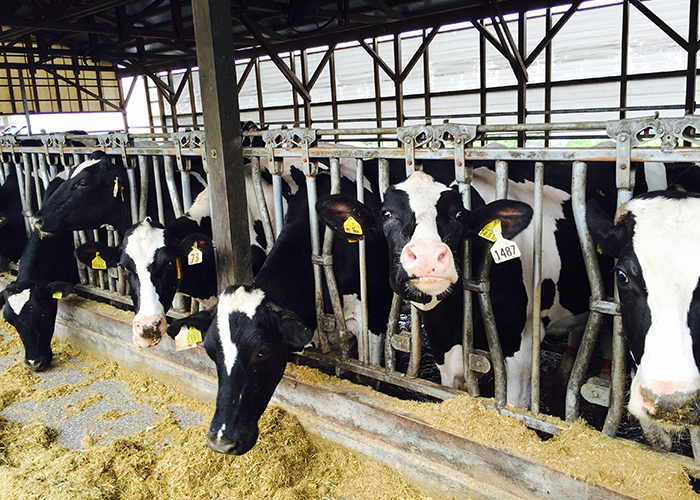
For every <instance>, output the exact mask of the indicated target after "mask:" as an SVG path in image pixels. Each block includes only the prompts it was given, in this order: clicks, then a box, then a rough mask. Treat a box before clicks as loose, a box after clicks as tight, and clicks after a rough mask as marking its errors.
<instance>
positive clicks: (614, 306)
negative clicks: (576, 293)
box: [588, 300, 620, 316]
mask: <svg viewBox="0 0 700 500" xmlns="http://www.w3.org/2000/svg"><path fill="white" fill-rule="evenodd" d="M588 308H589V309H590V310H591V311H595V312H599V313H603V314H612V315H613V316H620V304H618V303H617V302H611V301H609V300H590V301H589V303H588Z"/></svg>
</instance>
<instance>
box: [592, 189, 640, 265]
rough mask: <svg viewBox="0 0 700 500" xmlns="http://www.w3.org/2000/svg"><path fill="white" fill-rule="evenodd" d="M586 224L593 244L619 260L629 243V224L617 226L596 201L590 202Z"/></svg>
mask: <svg viewBox="0 0 700 500" xmlns="http://www.w3.org/2000/svg"><path fill="white" fill-rule="evenodd" d="M586 224H588V230H589V231H590V233H591V238H592V239H593V243H595V244H596V245H598V247H600V250H602V252H603V253H605V254H607V255H610V256H612V257H615V258H618V257H619V256H620V253H621V252H622V249H623V248H624V247H625V246H626V245H627V243H628V242H629V238H630V236H629V231H628V229H627V224H625V223H624V222H622V223H618V224H615V223H614V222H613V220H612V218H610V216H609V215H608V214H606V213H605V212H604V211H603V209H601V208H600V205H599V204H598V202H597V201H595V200H589V202H588V205H587V207H586Z"/></svg>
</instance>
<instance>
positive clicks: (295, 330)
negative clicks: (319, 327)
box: [267, 303, 314, 351]
mask: <svg viewBox="0 0 700 500" xmlns="http://www.w3.org/2000/svg"><path fill="white" fill-rule="evenodd" d="M267 306H268V308H269V309H270V311H271V312H272V314H273V315H274V317H275V319H276V320H277V328H278V330H279V332H280V333H281V334H282V340H284V343H285V344H287V345H288V346H289V347H291V348H292V350H295V351H296V350H301V349H303V348H304V346H305V345H306V344H308V343H309V342H311V339H312V337H313V336H314V332H313V330H311V329H310V328H307V327H306V325H305V324H304V323H303V322H302V321H301V318H300V317H299V315H298V314H296V313H295V312H293V311H290V310H289V309H285V308H283V307H279V306H276V305H274V304H272V303H268V305H267Z"/></svg>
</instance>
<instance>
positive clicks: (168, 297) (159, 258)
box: [76, 217, 216, 348]
mask: <svg viewBox="0 0 700 500" xmlns="http://www.w3.org/2000/svg"><path fill="white" fill-rule="evenodd" d="M195 244H196V246H197V248H198V249H199V251H200V252H202V255H203V257H202V261H203V263H202V264H199V265H195V266H190V265H189V264H188V261H187V255H188V253H189V252H190V251H191V249H192V247H193V246H195ZM97 252H99V253H100V257H101V258H102V259H103V260H104V261H105V263H106V265H107V267H116V266H119V267H120V268H121V271H122V273H123V274H124V276H125V277H126V278H127V279H128V280H129V285H130V292H129V293H130V295H131V299H132V301H133V303H134V311H135V314H134V322H133V332H134V343H135V344H136V345H137V346H139V347H141V348H148V347H152V346H155V345H157V344H158V343H159V342H160V341H161V339H162V338H163V334H164V333H165V331H166V328H167V322H166V319H165V313H166V312H167V311H168V310H169V309H170V307H171V306H172V303H173V298H174V297H175V292H177V291H178V289H179V287H180V283H181V282H182V281H185V280H187V276H188V275H191V274H193V273H202V274H204V275H205V276H216V275H215V274H214V272H213V269H209V268H211V267H213V265H214V257H213V249H212V246H211V239H210V238H208V237H206V236H205V235H203V234H200V233H193V234H190V235H187V236H186V237H185V238H184V239H178V238H177V237H176V236H175V235H174V234H173V233H171V232H170V231H169V230H168V229H165V228H163V226H161V225H160V224H158V223H157V222H154V221H152V220H151V219H150V218H149V217H147V218H146V219H144V220H143V221H141V222H140V223H138V224H136V225H135V226H133V227H132V228H130V229H129V230H128V231H127V232H126V234H125V235H124V239H123V240H122V243H121V245H120V246H119V247H118V248H115V247H108V246H106V245H104V244H101V243H97V242H90V243H86V244H84V245H81V246H80V247H79V248H78V249H77V250H76V256H77V257H78V259H79V260H80V261H81V262H83V263H84V264H86V265H88V266H90V265H92V262H93V260H94V259H95V257H96V255H97ZM207 271H208V272H207ZM189 281H193V280H192V279H190V280H189ZM183 292H189V293H191V291H188V290H184V289H183ZM214 293H215V292H214ZM212 294H213V293H212ZM200 298H201V297H200Z"/></svg>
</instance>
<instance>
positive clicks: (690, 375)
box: [587, 192, 700, 427]
mask: <svg viewBox="0 0 700 500" xmlns="http://www.w3.org/2000/svg"><path fill="white" fill-rule="evenodd" d="M699 217H700V196H698V195H693V194H689V193H672V192H663V193H659V192H656V193H650V194H648V195H641V196H639V197H636V198H633V199H632V200H630V201H628V202H627V203H626V204H624V205H623V206H622V207H620V209H619V210H618V213H617V215H616V219H615V222H613V220H612V219H611V218H610V217H609V216H608V215H607V214H605V213H604V212H602V211H601V210H600V209H599V208H598V207H597V206H596V205H595V203H593V202H589V205H588V213H587V222H588V227H589V229H590V232H591V235H592V237H593V240H594V241H595V242H596V243H597V244H598V245H599V246H600V248H601V249H602V251H603V252H605V253H607V254H609V255H612V256H613V257H616V258H617V259H618V261H617V265H616V266H615V268H614V272H615V275H616V277H617V287H618V290H619V294H620V308H621V313H622V323H623V327H624V331H625V335H626V337H627V343H628V347H629V350H630V353H631V355H632V358H633V361H634V363H635V364H636V365H637V368H636V373H635V376H634V379H633V380H632V387H631V391H630V400H629V410H630V413H632V414H633V415H635V416H636V417H637V418H638V419H639V420H640V421H641V422H642V425H643V426H644V424H645V423H648V422H649V421H651V422H654V423H658V424H660V425H662V426H663V427H673V426H678V425H698V424H700V408H699V401H700V372H699V371H698V363H699V362H700V288H699V287H698V283H699V282H698V280H699V279H700V224H698V218H699Z"/></svg>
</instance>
